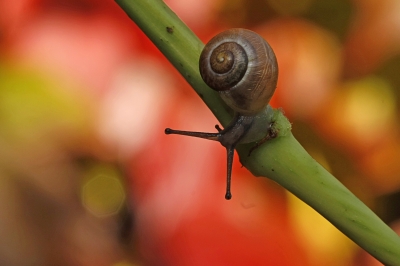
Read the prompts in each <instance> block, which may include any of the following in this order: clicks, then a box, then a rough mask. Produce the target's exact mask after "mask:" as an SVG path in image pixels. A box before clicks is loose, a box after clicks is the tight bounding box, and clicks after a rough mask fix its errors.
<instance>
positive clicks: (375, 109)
mask: <svg viewBox="0 0 400 266" xmlns="http://www.w3.org/2000/svg"><path fill="white" fill-rule="evenodd" d="M395 99H396V97H395V95H394V93H393V90H392V89H391V87H390V85H389V84H388V82H386V81H385V80H383V79H380V78H377V77H369V78H366V79H363V80H360V81H355V82H348V83H347V84H345V86H344V93H343V97H342V99H341V104H340V105H341V110H342V115H343V120H344V121H343V122H345V123H346V124H347V125H349V126H350V127H351V130H352V131H354V132H355V133H356V134H357V135H358V136H359V137H360V138H363V139H364V140H370V139H374V138H375V137H377V136H378V135H379V134H381V133H382V132H383V130H384V129H385V127H386V126H387V125H389V124H390V123H391V122H392V121H394V118H395V111H396V101H395Z"/></svg>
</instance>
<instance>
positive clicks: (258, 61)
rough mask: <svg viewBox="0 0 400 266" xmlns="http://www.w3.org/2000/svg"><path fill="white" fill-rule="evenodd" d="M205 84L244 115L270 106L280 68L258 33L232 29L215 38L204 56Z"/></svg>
mask: <svg viewBox="0 0 400 266" xmlns="http://www.w3.org/2000/svg"><path fill="white" fill-rule="evenodd" d="M200 74H201V76H202V78H203V80H204V81H205V83H206V84H207V85H208V86H210V87H211V88H212V89H214V90H216V91H218V92H219V93H220V95H221V97H222V99H223V100H224V101H225V102H226V103H227V104H228V105H229V106H230V107H231V108H232V109H234V110H235V111H237V112H239V113H240V114H243V115H253V114H256V113H258V112H260V111H261V110H262V109H264V108H265V106H266V105H267V104H268V103H269V100H270V99H271V97H272V94H273V93H274V91H275V88H276V83H277V79H278V64H277V61H276V58H275V54H274V52H273V50H272V48H271V47H270V46H269V44H268V43H267V42H266V41H265V40H264V39H263V38H262V37H261V36H259V35H258V34H257V33H255V32H253V31H250V30H245V29H230V30H227V31H224V32H221V33H220V34H218V35H216V36H215V37H214V38H212V39H211V40H210V41H209V42H208V43H207V44H206V46H205V47H204V49H203V51H202V53H201V55H200Z"/></svg>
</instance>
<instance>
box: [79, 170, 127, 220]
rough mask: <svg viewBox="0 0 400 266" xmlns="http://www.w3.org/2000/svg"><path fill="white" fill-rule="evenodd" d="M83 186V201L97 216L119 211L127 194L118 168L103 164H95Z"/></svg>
mask: <svg viewBox="0 0 400 266" xmlns="http://www.w3.org/2000/svg"><path fill="white" fill-rule="evenodd" d="M85 180H86V181H85V182H84V184H83V187H82V202H83V205H84V206H85V208H86V209H87V210H88V211H90V212H91V213H93V214H94V215H96V216H99V217H103V216H109V215H113V214H115V213H117V212H118V211H119V210H120V209H121V207H122V206H123V203H124V201H125V198H126V195H125V190H124V186H123V184H122V181H121V177H120V175H119V173H118V171H117V170H116V169H113V168H112V167H107V166H103V165H97V166H94V167H93V168H92V169H91V170H90V171H89V172H88V174H87V177H86V178H85Z"/></svg>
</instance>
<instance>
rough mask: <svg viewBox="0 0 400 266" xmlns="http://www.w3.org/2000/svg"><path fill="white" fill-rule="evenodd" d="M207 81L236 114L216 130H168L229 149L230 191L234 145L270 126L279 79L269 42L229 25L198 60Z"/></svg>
mask: <svg viewBox="0 0 400 266" xmlns="http://www.w3.org/2000/svg"><path fill="white" fill-rule="evenodd" d="M199 69H200V75H201V77H202V78H203V80H204V82H205V83H206V84H207V85H208V86H209V87H211V88H212V89H214V90H216V91H218V93H219V95H220V96H221V98H222V100H223V101H224V102H225V103H226V104H227V105H228V106H229V107H230V108H232V109H233V110H234V111H235V117H234V118H233V120H232V121H231V123H230V124H229V125H228V126H227V127H226V128H224V129H223V130H222V129H220V128H219V127H218V126H216V128H217V130H218V132H217V133H203V132H189V131H180V130H172V129H169V128H167V129H166V130H165V133H166V134H179V135H186V136H192V137H198V138H204V139H209V140H214V141H218V142H220V143H221V144H222V146H224V147H225V148H226V150H227V158H228V167H227V189H226V194H225V198H226V199H230V198H231V197H232V195H231V192H230V182H231V169H232V161H233V154H234V149H235V147H236V145H237V144H239V143H249V142H254V141H258V140H261V139H263V138H264V137H265V136H267V135H268V132H269V128H270V123H269V122H268V121H270V116H271V113H272V112H271V108H270V107H269V105H268V103H269V101H270V99H271V97H272V95H273V93H274V92H275V88H276V84H277V80H278V63H277V60H276V57H275V54H274V52H273V50H272V48H271V47H270V45H269V44H268V43H267V42H266V41H265V40H264V39H263V38H262V37H261V36H260V35H258V34H257V33H255V32H253V31H250V30H246V29H230V30H227V31H224V32H221V33H220V34H218V35H216V36H215V37H214V38H212V39H211V40H210V41H209V42H208V43H207V44H206V45H205V47H204V49H203V51H202V53H201V55H200V60H199Z"/></svg>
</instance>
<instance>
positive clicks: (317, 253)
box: [287, 192, 356, 266]
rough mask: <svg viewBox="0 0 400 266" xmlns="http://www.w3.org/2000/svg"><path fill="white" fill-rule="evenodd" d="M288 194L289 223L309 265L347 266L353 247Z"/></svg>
mask: <svg viewBox="0 0 400 266" xmlns="http://www.w3.org/2000/svg"><path fill="white" fill-rule="evenodd" d="M310 193H312V192H310ZM287 194H288V203H289V214H290V218H291V219H290V221H292V226H293V228H294V230H295V232H296V234H297V236H298V237H299V240H300V241H301V243H302V245H303V246H304V247H306V250H307V252H308V253H309V258H310V260H311V265H327V266H328V265H349V263H350V261H351V259H352V257H353V254H354V251H355V249H356V245H355V244H354V243H353V242H352V241H351V240H349V239H348V238H347V237H346V236H345V235H344V234H343V233H341V232H340V231H339V230H338V229H337V228H336V227H334V226H333V225H332V224H331V223H330V222H328V221H327V220H326V219H325V218H324V217H322V216H321V215H320V214H319V213H318V212H316V211H315V210H314V209H312V208H311V207H310V206H308V205H307V204H305V203H304V202H302V201H301V200H299V199H298V198H297V197H296V196H294V195H293V194H291V193H289V192H287Z"/></svg>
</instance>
